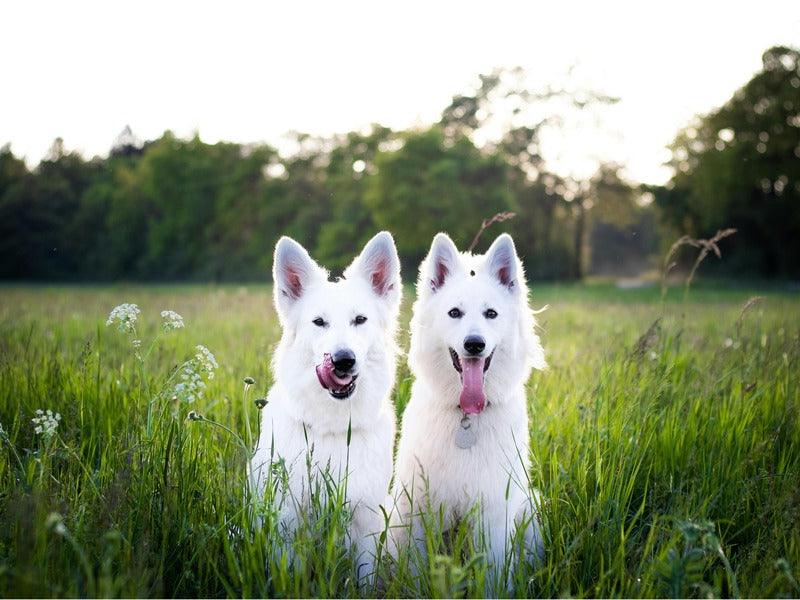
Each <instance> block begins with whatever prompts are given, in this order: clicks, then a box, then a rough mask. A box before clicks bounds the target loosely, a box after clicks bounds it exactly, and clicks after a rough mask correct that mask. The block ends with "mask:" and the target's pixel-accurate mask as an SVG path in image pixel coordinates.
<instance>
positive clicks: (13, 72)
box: [0, 1, 800, 278]
mask: <svg viewBox="0 0 800 600" xmlns="http://www.w3.org/2000/svg"><path fill="white" fill-rule="evenodd" d="M798 42H800V5H799V4H798V3H797V2H792V1H766V2H760V3H758V4H757V5H754V4H752V3H730V2H701V3H698V2H671V3H666V4H665V3H661V4H652V3H641V2H639V3H637V2H630V3H623V2H613V3H608V2H604V3H580V2H560V3H533V2H516V3H515V2H505V1H500V2H482V3H466V4H465V3H463V2H460V3H456V2H434V3H432V2H406V3H403V4H402V5H391V4H386V3H374V2H335V3H308V2H294V3H278V4H276V3H265V2H264V3H255V2H252V3H250V2H228V3H224V4H219V3H217V4H207V3H184V2H167V3H165V2H137V3H130V4H120V3H116V2H77V3H75V2H52V3H47V2H5V3H3V5H2V7H0V52H2V56H4V57H5V60H4V61H3V73H2V94H0V145H3V144H6V152H7V153H8V152H9V151H10V152H11V153H13V155H14V156H15V157H16V158H21V159H23V160H24V162H25V164H26V165H27V168H29V169H34V168H35V167H36V166H37V164H38V163H39V161H40V160H41V159H42V158H43V157H46V156H48V152H50V151H51V150H52V149H53V140H54V139H55V138H60V139H62V140H63V143H60V145H59V148H60V150H59V151H63V152H66V153H70V152H77V153H79V154H80V155H81V156H82V157H83V158H84V159H86V160H88V159H91V158H92V157H94V156H99V157H107V156H108V154H109V151H110V150H111V148H112V146H113V145H114V144H118V143H120V140H122V142H125V140H128V141H132V143H133V144H134V145H136V144H141V143H144V142H145V141H147V140H156V139H158V138H160V136H162V134H163V133H164V132H165V131H167V130H169V131H171V132H172V133H173V134H174V135H175V136H176V137H177V138H179V139H191V138H193V137H194V138H195V139H197V140H199V141H202V142H203V143H207V144H215V143H217V142H220V141H227V142H234V143H238V144H244V145H251V144H266V145H268V146H270V147H271V148H274V149H276V150H277V151H278V152H279V153H280V158H282V159H288V158H289V157H292V156H296V155H297V153H298V152H299V151H300V150H301V147H302V146H303V144H302V143H300V141H299V140H300V139H301V138H298V136H297V135H296V132H300V133H303V134H309V135H311V136H314V137H316V138H324V139H327V140H328V143H327V146H326V147H327V148H330V147H331V143H330V140H332V139H333V137H332V136H335V135H336V134H346V133H347V132H356V133H359V134H362V135H366V136H368V135H369V133H370V131H371V125H372V124H380V125H382V126H385V127H388V128H391V129H392V130H393V131H394V132H409V131H411V132H413V131H424V130H427V129H428V128H430V127H431V126H432V125H435V124H437V123H440V122H441V119H442V114H443V111H445V110H446V109H447V107H448V106H450V105H451V101H452V99H453V98H454V97H455V96H459V95H462V96H466V97H470V96H474V95H475V94H476V91H477V90H479V86H480V79H479V76H480V75H488V74H491V73H493V72H494V73H497V72H498V71H497V69H505V71H503V73H504V75H503V85H500V86H499V87H498V88H497V89H496V90H494V92H493V95H492V96H491V97H490V98H489V99H488V101H487V102H486V103H485V105H482V106H480V107H478V109H479V110H478V111H477V113H476V115H475V116H476V119H477V120H478V121H479V124H478V126H476V127H472V126H470V128H469V131H464V132H462V133H465V134H466V135H467V137H468V138H469V139H470V141H471V142H472V143H474V144H475V145H476V146H477V147H478V148H479V149H481V151H482V152H491V151H493V150H494V149H496V147H497V144H498V143H500V142H501V140H502V138H503V135H504V134H505V133H506V132H508V131H511V130H513V129H514V128H519V127H535V128H536V132H535V138H536V139H535V145H536V148H535V154H536V155H537V157H536V158H537V161H539V162H538V163H537V165H536V169H535V172H532V171H531V170H530V169H526V173H527V175H528V177H529V178H531V179H535V178H536V177H539V178H540V181H541V183H542V184H543V185H545V187H547V188H548V189H549V190H550V191H553V190H555V191H556V192H557V193H559V194H560V195H561V196H562V197H563V198H564V199H565V200H566V201H568V202H569V201H571V200H573V199H574V198H575V197H576V196H578V195H580V193H581V190H584V191H585V190H586V189H588V188H587V186H588V183H587V182H589V181H590V180H591V179H592V177H596V176H597V174H598V173H600V172H601V167H602V166H603V165H613V166H614V168H613V171H614V174H615V175H616V176H618V177H619V178H621V179H623V180H624V181H625V182H626V183H627V184H629V185H630V186H633V188H635V189H636V192H637V202H639V203H640V204H646V203H648V202H651V201H652V199H653V190H652V189H650V188H649V187H637V186H640V184H644V185H645V186H663V185H665V184H669V182H670V179H671V177H673V175H674V174H675V169H674V167H675V165H676V164H677V162H675V161H673V163H672V164H669V163H670V161H671V159H673V158H676V157H677V160H678V161H679V160H680V156H679V155H675V156H673V154H672V153H671V151H670V149H669V146H670V144H672V143H673V142H674V141H675V140H676V136H677V135H678V132H680V131H681V130H683V129H685V128H686V127H688V126H691V125H692V123H693V119H694V118H695V116H696V115H704V114H708V113H710V112H712V111H714V110H716V109H717V108H719V107H721V106H723V105H724V104H725V103H726V102H727V101H728V100H730V99H731V97H732V95H733V94H734V92H735V91H736V90H737V89H739V88H741V87H742V86H743V85H745V84H746V83H747V81H748V80H749V79H751V78H752V77H753V76H754V75H755V74H756V73H758V72H759V70H760V69H761V68H762V53H763V52H764V51H766V50H767V49H769V48H770V47H775V46H787V47H792V45H797V43H798ZM515 68H521V71H514V70H513V69H515ZM509 89H514V90H521V89H524V90H527V91H529V92H531V93H534V94H540V95H542V96H547V94H548V93H549V94H551V95H550V96H549V97H547V98H545V99H544V100H541V98H540V100H541V101H528V102H523V103H522V105H520V103H519V102H517V103H516V104H515V101H514V100H513V99H512V100H507V99H505V98H504V95H505V94H506V93H507V92H508V90H509ZM598 98H599V100H598ZM517 100H518V98H517ZM520 106H522V108H520ZM792 110H794V108H792V109H789V114H790V116H791V114H792V113H791V111H792ZM455 114H456V117H457V118H461V116H463V115H459V114H458V113H455ZM783 126H784V127H786V126H788V127H790V128H791V127H795V128H796V127H797V126H796V124H792V123H791V122H789V123H784V124H783ZM126 127H129V128H130V134H128V130H127V129H125V128H126ZM123 130H125V132H126V134H125V135H124V136H122V138H120V137H119V135H120V132H123ZM400 137H401V138H402V137H403V136H402V135H401V136H400ZM723 137H724V136H723ZM383 141H384V142H386V141H387V140H383ZM395 143H396V144H401V143H402V141H400V142H398V141H397V140H395ZM319 145H320V147H322V146H325V142H319ZM334 145H335V144H334ZM389 147H394V148H396V147H398V146H397V145H395V146H391V145H387V144H386V143H384V144H383V145H382V146H381V148H380V149H381V150H382V151H384V150H386V149H387V148H389ZM787 151H788V153H789V155H790V156H791V148H788V149H787ZM795 158H796V157H795ZM267 162H270V163H277V162H280V161H279V158H278V157H277V156H276V157H273V158H270V159H269V161H267ZM369 162H370V161H369V160H366V159H363V160H362V159H358V160H355V161H354V164H353V167H354V173H355V175H356V176H357V177H358V176H359V175H360V173H361V172H362V171H363V170H366V172H367V174H369V173H371V172H374V171H375V169H374V168H372V167H373V165H369V164H367V163H369ZM287 168H288V167H287V165H286V164H285V161H284V163H283V164H270V165H267V168H266V169H265V173H266V174H267V176H272V177H281V176H285V175H286V170H287ZM289 170H291V169H289ZM544 174H546V175H547V176H548V177H549V176H550V175H553V176H555V177H556V179H557V180H558V181H557V180H556V179H553V180H548V179H547V178H546V177H543V175H544ZM782 175H785V173H784V172H783V171H781V172H777V171H776V173H775V177H770V178H768V179H769V181H770V182H772V181H773V180H775V181H777V180H779V179H780V177H781V176H782ZM787 177H788V175H787ZM289 178H290V179H293V178H292V176H291V174H290V176H289ZM295 179H296V178H294V179H293V180H295ZM763 180H764V177H761V176H759V177H758V178H757V181H756V184H757V186H761V182H763ZM325 185H326V184H325V183H322V184H321V186H322V188H325ZM770 185H771V183H770ZM780 185H783V187H784V188H786V187H787V185H786V184H785V183H782V184H780ZM788 187H789V188H791V187H792V185H791V182H789V185H788ZM374 189H380V186H375V187H374ZM327 192H328V193H329V194H333V195H334V197H333V199H332V200H331V202H332V203H333V204H334V205H335V204H336V203H337V198H340V197H341V194H340V193H339V194H338V195H337V194H336V193H334V190H331V189H328V190H327ZM321 193H323V194H324V193H325V191H322V192H321ZM376 193H377V192H376ZM511 193H512V195H513V196H515V199H514V200H515V201H514V202H512V204H513V205H514V206H511V207H510V208H512V209H515V207H517V208H518V207H519V203H520V195H519V193H516V192H514V191H513V190H512V192H511ZM198 202H199V200H198ZM588 203H589V204H592V203H593V200H592V199H591V198H590V199H589V200H588ZM595 203H596V202H595ZM496 204H497V203H496V202H495V203H493V202H487V205H486V210H485V211H484V212H490V211H491V210H492V209H493V208H495V205H496ZM500 204H502V203H500ZM584 204H585V203H584ZM332 210H337V209H336V208H335V207H334V208H333V209H332ZM17 212H18V211H17ZM478 212H480V211H478ZM522 212H524V211H522ZM673 217H674V218H670V219H668V220H669V221H670V223H671V225H673V226H674V228H673V230H672V231H670V233H669V235H672V234H683V233H688V234H692V235H696V236H702V235H704V236H710V235H712V234H713V233H714V227H715V226H716V225H718V224H716V223H715V224H714V225H713V226H712V225H707V226H695V225H694V224H693V225H691V226H690V225H689V224H686V226H685V227H682V226H681V222H682V220H683V219H682V218H681V217H680V215H679V216H677V217H675V216H674V215H673ZM104 220H106V221H107V219H105V217H104ZM312 220H314V219H312ZM316 220H318V221H320V222H319V223H318V225H319V231H317V230H315V231H314V232H311V231H306V229H304V227H305V226H303V227H301V228H300V233H301V234H305V233H307V234H308V235H307V236H305V237H307V241H308V242H309V244H310V246H311V247H312V248H314V247H319V246H320V244H321V245H322V248H321V252H322V255H323V257H325V258H329V259H333V262H334V263H336V262H341V261H337V260H336V257H337V256H338V254H337V253H338V252H339V250H342V251H343V250H345V249H348V250H349V249H350V248H349V247H348V246H345V247H342V248H337V249H333V250H329V249H326V244H325V243H321V242H320V241H319V240H318V238H317V233H321V234H322V237H323V238H325V237H326V236H333V235H335V234H334V233H325V231H324V230H325V229H326V227H327V224H326V223H324V222H323V221H324V217H319V219H316ZM368 221H369V222H368V223H367V224H368V225H369V226H368V227H367V229H369V230H370V231H373V230H375V229H376V228H379V227H387V226H389V225H391V223H389V222H387V220H386V219H380V218H377V219H374V218H373V219H370V220H368ZM663 221H664V220H663V219H661V222H663ZM446 225H447V220H446V219H445V221H443V223H442V228H444V227H445V226H446ZM719 225H720V226H722V225H725V226H735V225H736V224H735V223H728V222H725V223H719ZM469 227H470V228H472V229H474V228H475V227H476V224H475V223H471V224H470V225H469ZM519 227H522V226H521V225H520V226H519ZM401 229H402V228H401ZM430 229H431V231H433V230H435V229H436V228H435V227H432V228H430ZM465 229H466V228H465ZM590 229H591V228H590ZM290 231H294V232H295V233H296V234H298V233H297V231H295V230H294V229H291V228H290ZM425 231H426V233H427V232H428V231H427V229H426V230H425ZM590 234H591V231H589V233H587V235H590ZM21 235H22V234H21ZM142 235H145V236H149V234H147V233H142ZM187 235H188V234H187ZM566 235H569V236H572V235H574V234H573V232H571V231H570V232H568V233H566ZM579 235H582V234H580V232H579ZM643 235H644V234H643ZM178 237H180V236H178ZM662 237H663V236H662ZM666 237H669V236H666ZM270 241H273V240H270ZM48 243H49V242H48ZM165 243H166V242H165ZM662 245H663V243H662ZM53 246H54V247H57V246H58V244H55V243H54V244H53ZM61 246H62V248H63V247H64V245H63V244H62V245H61ZM659 249H662V250H663V248H661V247H660V246H659ZM133 251H134V250H130V252H133ZM528 251H529V252H533V251H534V248H533V246H531V247H530V248H528ZM576 252H578V254H582V255H586V256H584V257H583V258H579V259H576V260H579V261H580V260H583V261H586V262H587V264H586V265H584V268H578V269H577V270H575V269H573V270H572V271H570V272H569V273H568V272H567V271H569V270H564V269H555V270H553V272H552V275H553V276H562V275H563V276H566V275H570V276H576V275H580V274H582V273H583V272H584V271H587V270H588V271H590V272H591V271H592V265H591V264H590V263H591V259H590V258H588V253H587V252H585V251H581V250H576ZM539 253H540V254H541V249H540V250H539ZM407 254H408V256H409V259H411V258H418V256H417V255H418V254H419V253H418V252H410V253H407ZM566 260H567V262H569V259H566ZM123 262H124V261H123ZM573 262H574V261H573ZM651 262H652V261H651ZM262 266H263V265H259V268H261V267H262ZM126 269H127V268H126ZM126 269H122V270H120V269H116V270H113V269H112V270H111V271H109V272H108V275H104V274H102V273H99V272H98V276H99V277H100V278H107V277H120V276H124V275H125V274H126V273H127V274H128V275H129V276H132V277H134V278H137V277H140V276H141V277H151V276H154V275H157V273H155V271H154V269H153V268H148V269H138V270H137V269H127V270H126ZM757 270H758V269H757ZM62 271H63V269H62V270H61V271H59V273H61V274H62V275H63V273H62ZM67 271H69V269H67ZM112 271H113V273H112ZM189 271H190V272H188V273H187V276H192V275H193V274H196V273H197V272H199V271H203V272H204V274H203V275H202V277H205V276H207V275H209V274H211V273H213V274H214V275H213V276H214V277H223V278H224V277H228V276H230V277H234V278H235V277H241V276H250V275H251V274H252V272H251V271H247V272H245V271H243V270H241V269H240V270H239V271H236V272H231V273H227V272H220V271H219V269H205V270H204V269H199V271H198V269H197V268H195V267H192V268H191V269H189ZM223 271H224V270H223ZM44 272H47V269H45V271H44ZM35 273H36V269H33V272H32V275H33V276H34V277H37V276H38V275H36V274H35ZM542 273H543V274H545V275H546V274H547V273H545V272H544V271H543V272H542ZM13 275H14V276H22V277H24V276H25V275H26V273H25V272H19V271H17V272H15V273H13ZM65 276H66V277H67V278H69V277H70V274H69V273H67V274H66V275H65ZM79 276H80V277H89V278H91V277H92V274H91V273H82V274H80V275H79ZM163 276H164V277H168V278H174V277H180V276H181V269H179V268H176V269H173V270H172V271H171V272H165V273H164V274H163Z"/></svg>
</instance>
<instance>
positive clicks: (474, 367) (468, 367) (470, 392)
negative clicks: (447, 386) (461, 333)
mask: <svg viewBox="0 0 800 600" xmlns="http://www.w3.org/2000/svg"><path fill="white" fill-rule="evenodd" d="M449 350H450V358H451V360H452V361H453V368H454V369H455V370H456V371H458V373H459V375H460V376H461V395H460V396H459V399H458V403H459V406H461V410H462V411H464V412H465V413H466V414H471V415H476V414H478V413H480V412H481V411H483V409H484V408H485V407H486V393H485V392H484V389H483V384H484V375H485V373H486V370H487V369H488V368H489V365H490V364H491V363H492V356H494V351H493V352H492V353H491V354H489V356H485V357H484V356H481V357H473V356H468V357H462V356H459V355H458V353H457V352H456V351H455V350H453V349H452V348H449Z"/></svg>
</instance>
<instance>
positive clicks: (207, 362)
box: [194, 344, 219, 379]
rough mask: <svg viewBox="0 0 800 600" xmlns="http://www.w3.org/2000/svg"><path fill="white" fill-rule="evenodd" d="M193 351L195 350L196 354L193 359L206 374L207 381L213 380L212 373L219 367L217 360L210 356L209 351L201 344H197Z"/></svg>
mask: <svg viewBox="0 0 800 600" xmlns="http://www.w3.org/2000/svg"><path fill="white" fill-rule="evenodd" d="M195 350H197V354H195V355H194V359H195V360H196V361H197V364H198V365H199V366H200V368H201V369H202V370H203V371H205V372H206V373H207V374H208V378H209V379H214V371H215V370H216V369H217V367H219V365H218V364H217V359H216V358H215V357H214V355H213V354H211V351H210V350H209V349H208V348H206V347H205V346H203V345H202V344H198V345H197V346H196V347H195Z"/></svg>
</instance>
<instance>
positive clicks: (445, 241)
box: [418, 233, 461, 292]
mask: <svg viewBox="0 0 800 600" xmlns="http://www.w3.org/2000/svg"><path fill="white" fill-rule="evenodd" d="M460 268H461V263H460V262H459V258H458V248H456V245H455V244H454V243H453V240H451V239H450V237H449V236H448V235H447V234H446V233H437V234H436V236H435V237H434V238H433V243H432V244H431V249H430V251H429V252H428V256H427V258H426V259H425V260H424V261H423V263H422V267H421V268H420V281H419V286H424V288H423V289H425V290H430V291H432V292H438V291H439V290H440V289H441V288H442V286H443V285H444V284H445V282H446V281H447V279H448V278H450V277H452V276H453V275H454V274H455V273H456V271H457V270H458V269H460ZM419 286H418V287H419ZM420 291H422V290H420Z"/></svg>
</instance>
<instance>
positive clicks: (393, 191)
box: [365, 126, 515, 272]
mask: <svg viewBox="0 0 800 600" xmlns="http://www.w3.org/2000/svg"><path fill="white" fill-rule="evenodd" d="M375 164H376V167H377V173H376V174H375V175H374V176H372V177H370V180H369V183H368V187H367V191H366V197H365V202H366V205H367V207H368V208H369V210H370V211H371V213H372V215H373V218H374V220H375V223H376V224H377V226H378V227H380V228H382V229H389V230H391V231H392V232H393V233H394V234H395V239H396V241H397V245H398V250H399V252H400V255H401V256H402V257H403V260H404V263H405V266H406V267H407V268H408V269H409V270H412V272H413V270H415V269H416V267H417V266H418V265H419V262H420V261H421V260H422V258H424V256H425V254H426V252H427V251H428V248H429V246H430V243H431V239H433V236H434V235H435V234H436V233H437V232H439V231H447V232H449V233H450V234H451V235H452V236H453V238H454V239H455V240H456V242H457V243H458V242H459V241H460V243H461V244H462V245H463V246H464V247H465V246H466V245H467V244H469V242H470V240H471V239H472V236H473V235H474V233H475V230H476V228H477V227H478V226H479V225H480V223H481V221H482V219H483V218H484V217H486V216H491V215H493V214H495V213H497V212H501V211H506V210H514V208H515V205H514V200H513V197H512V196H511V194H509V193H508V189H507V186H506V165H505V163H504V162H503V159H502V157H501V156H500V155H498V154H496V153H490V152H481V151H480V150H478V148H476V147H475V145H474V144H473V143H472V142H471V141H470V140H469V139H468V138H466V137H464V136H461V137H458V138H456V139H455V140H452V141H447V140H446V139H445V136H444V133H443V131H442V129H441V128H440V127H438V126H434V127H432V128H430V129H427V130H424V131H415V132H410V133H408V134H406V136H405V137H404V139H403V146H402V148H400V149H398V150H394V151H386V152H379V153H378V155H377V156H376V159H375Z"/></svg>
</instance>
